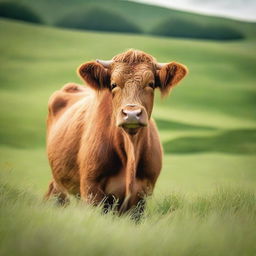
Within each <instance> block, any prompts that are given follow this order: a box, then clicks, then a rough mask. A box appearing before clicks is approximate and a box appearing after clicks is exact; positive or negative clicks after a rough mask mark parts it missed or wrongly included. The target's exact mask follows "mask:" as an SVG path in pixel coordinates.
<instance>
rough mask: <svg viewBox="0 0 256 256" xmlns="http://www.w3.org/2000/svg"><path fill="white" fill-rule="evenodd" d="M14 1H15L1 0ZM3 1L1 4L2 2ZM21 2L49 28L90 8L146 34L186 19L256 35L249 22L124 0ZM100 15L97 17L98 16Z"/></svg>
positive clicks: (42, 0)
mask: <svg viewBox="0 0 256 256" xmlns="http://www.w3.org/2000/svg"><path fill="white" fill-rule="evenodd" d="M1 1H5V2H6V1H11V2H13V1H14V0H1ZM1 1H0V2H1ZM18 2H19V3H24V4H25V5H28V6H29V7H31V8H32V9H34V10H35V11H36V13H39V14H41V16H42V17H43V19H44V20H45V22H46V23H47V24H49V25H55V24H56V23H58V22H59V20H61V19H63V17H65V16H66V15H68V14H70V13H73V12H79V11H80V10H83V9H89V8H90V7H97V6H100V7H104V9H107V10H109V11H114V12H116V13H118V14H120V15H122V16H123V17H125V18H126V19H127V20H130V21H132V22H133V23H135V24H136V25H138V26H139V27H140V28H141V29H142V30H143V31H144V32H145V33H152V31H153V30H154V29H155V28H156V27H157V26H158V25H159V24H161V23H162V22H163V21H165V20H168V19H172V20H183V21H184V22H186V23H189V22H195V23H198V24H201V25H203V26H206V27H207V26H208V25H209V26H215V27H216V26H217V27H228V28H230V29H234V30H237V31H238V32H240V33H243V34H245V36H249V37H255V36H256V24H255V23H249V22H241V21H236V20H232V19H225V18H220V17H209V16H204V15H199V14H195V13H189V12H184V11H178V10H172V9H167V8H163V7H158V6H151V5H145V4H141V3H135V2H130V1H120V0H72V1H69V0H61V1H59V0H37V1H34V0H19V1H18ZM95 15H97V14H95Z"/></svg>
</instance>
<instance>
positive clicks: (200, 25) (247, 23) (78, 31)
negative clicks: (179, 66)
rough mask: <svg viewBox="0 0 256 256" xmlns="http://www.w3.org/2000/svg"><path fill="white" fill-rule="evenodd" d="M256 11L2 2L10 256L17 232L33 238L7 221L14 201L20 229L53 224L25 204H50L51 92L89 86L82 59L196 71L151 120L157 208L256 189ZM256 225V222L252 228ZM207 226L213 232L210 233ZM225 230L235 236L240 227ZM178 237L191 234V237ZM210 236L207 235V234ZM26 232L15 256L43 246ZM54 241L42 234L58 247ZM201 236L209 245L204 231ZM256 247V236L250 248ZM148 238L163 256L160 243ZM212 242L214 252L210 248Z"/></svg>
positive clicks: (251, 7) (243, 4)
mask: <svg viewBox="0 0 256 256" xmlns="http://www.w3.org/2000/svg"><path fill="white" fill-rule="evenodd" d="M255 5H256V4H255V1H252V0H244V1H239V0H236V1H231V0H223V1H210V0H207V1H202V0H182V1H167V0H166V1H165V0H162V1H160V0H159V1H157V0H140V1H121V0H120V1H119V0H104V1H103V0H72V1H69V0H37V1H33V0H19V1H18V0H17V1H11V0H10V1H7V0H5V1H2V0H1V1H0V33H1V34H0V35H1V40H0V51H1V61H0V67H1V70H0V82H1V83H0V104H1V107H0V120H1V126H0V166H1V173H0V175H1V176H0V178H1V184H2V186H1V189H2V190H1V191H9V192H8V194H4V193H3V192H1V193H2V194H0V195H2V198H1V202H3V203H4V205H5V211H4V215H3V216H4V217H3V218H2V219H0V220H2V223H7V224H6V225H5V229H3V230H2V233H1V230H0V234H2V235H4V236H5V240H4V241H5V243H3V248H5V249H3V250H2V251H3V252H5V253H7V252H10V251H9V250H10V249H11V248H12V247H11V246H10V245H11V244H12V242H13V240H12V239H13V234H14V233H16V232H17V233H19V231H20V230H21V229H22V230H23V226H19V227H16V229H15V227H13V226H12V218H11V217H10V218H9V219H6V218H7V217H6V216H11V215H12V214H13V209H16V208H15V207H14V206H13V204H15V203H17V201H18V200H16V199H15V198H17V195H19V196H18V198H21V202H20V201H19V203H18V206H17V209H19V210H17V209H16V210H14V211H15V212H16V214H15V215H14V216H15V218H16V219H17V220H20V223H23V222H22V221H24V219H26V218H27V219H28V218H29V219H31V220H34V227H37V228H38V226H37V225H38V223H39V219H40V220H41V218H42V219H44V220H45V223H48V222H47V217H45V218H44V217H39V215H40V214H41V213H42V212H44V209H41V212H40V213H38V212H33V211H34V210H31V209H32V208H29V209H30V210H31V211H32V212H33V215H32V214H31V213H29V212H28V211H27V207H28V205H33V204H30V203H29V202H30V198H33V199H34V200H35V201H39V200H41V198H42V195H43V193H44V192H45V191H46V189H47V186H48V182H49V181H50V179H51V172H50V168H49V166H48V162H47V157H46V153H45V121H46V116H47V101H48V98H49V96H50V95H51V94H52V93H53V92H54V91H55V90H58V89H59V88H61V87H62V86H63V85H64V84H65V83H67V82H77V83H82V82H81V80H80V79H79V78H78V76H77V74H76V69H77V67H78V66H79V65H80V64H81V63H83V62H86V61H90V60H95V59H97V58H99V59H110V58H112V57H113V56H114V55H116V54H118V53H120V52H123V51H125V50H127V49H129V48H135V49H140V50H143V51H145V52H147V53H149V54H151V55H153V56H154V57H155V58H156V59H157V60H158V61H159V62H170V61H174V60H175V61H178V62H181V63H183V64H185V65H186V66H187V67H188V68H189V71H190V73H189V75H188V76H187V77H186V79H184V81H183V82H182V83H181V84H180V85H179V86H177V87H175V89H174V90H173V91H172V93H171V95H170V96H169V97H168V98H166V99H161V97H160V95H159V94H157V97H156V101H155V107H154V112H153V116H154V118H155V120H156V122H157V125H158V128H159V131H160V137H161V140H162V143H163V146H164V150H165V156H164V166H163V171H162V173H161V176H160V178H159V180H158V182H157V186H156V189H155V195H154V198H155V199H156V201H161V200H162V199H163V198H164V197H165V196H167V195H170V194H172V193H178V194H180V193H181V194H186V195H188V198H190V196H203V195H205V194H207V193H210V192H213V193H214V191H215V190H216V188H218V187H220V186H224V187H232V188H234V189H235V190H236V189H241V190H242V191H244V190H246V191H252V193H255V188H256V186H255V185H256V111H255V110H256V44H255V43H256V23H255V22H256V14H255V13H256V9H255ZM20 191H23V192H22V193H21V192H20ZM24 191H27V192H26V193H24ZM24 194H26V195H25V196H24ZM239 198H240V197H239ZM175 200H176V199H175ZM175 200H174V202H176V203H177V202H179V200H178V201H177V200H176V201H175ZM239 200H240V199H239ZM8 202H12V203H10V204H8ZM14 202H15V203H14ZM22 202H24V203H22ZM33 202H34V201H33ZM164 202H165V201H164ZM172 202H173V201H168V202H167V205H168V203H172ZM200 202H201V201H200ZM164 204H166V202H165V203H164ZM6 205H9V206H8V207H7V206H6ZM175 205H176V206H177V207H178V205H180V204H175ZM29 207H31V206H29ZM41 207H42V206H41ZM152 207H153V208H154V207H156V206H152ZM163 207H165V206H163ZM20 209H23V210H20ZM19 211H21V212H22V213H21V214H18V213H17V212H19ZM48 211H50V210H49V209H48ZM74 212H75V209H73V213H72V212H70V215H68V213H66V215H67V216H66V218H71V216H73V215H72V214H75V216H77V215H76V214H78V213H74ZM167 212H168V211H167ZM254 213H255V212H254ZM44 214H45V215H46V214H47V212H44ZM54 214H55V213H52V215H53V216H55V215H54ZM79 214H80V213H79ZM79 214H78V215H79ZM24 216H26V217H24ZM35 216H36V217H35ZM40 216H41V215H40ZM79 216H80V217H81V215H79ZM23 218H24V219H23ZM58 218H62V217H60V216H59V215H58ZM81 218H82V217H81ZM99 218H101V217H99ZM27 219H26V220H27ZM78 219H79V218H78ZM220 219H221V217H220ZM81 220H82V219H81ZM8 221H9V222H8ZM73 221H76V220H73ZM101 221H102V223H105V222H104V220H101ZM8 223H9V224H8ZM24 223H27V222H26V221H25V222H24ZM24 223H23V224H24ZM209 223H210V222H209ZM234 223H236V222H234ZM23 224H22V225H23ZM48 224H49V223H48ZM48 224H45V225H46V226H47V225H48ZM76 224H77V225H78V227H79V226H80V224H79V223H78V222H76ZM112 224H113V223H112ZM187 224H188V223H187ZM252 224H255V222H253V223H250V224H248V225H247V227H251V226H253V225H252ZM51 225H52V223H50V224H49V227H48V226H47V228H49V229H47V231H45V230H44V228H43V227H42V226H40V228H42V230H44V232H46V233H47V232H48V233H49V232H50V233H51V232H52V230H51ZM113 225H114V224H113ZM148 225H149V224H148ZM191 225H192V224H191ZM209 225H210V224H209ZM230 225H231V224H230ZM25 226H26V224H24V227H25ZM60 226H62V224H61V222H60ZM103 226H104V225H103ZM149 226H150V225H149ZM220 226H222V225H220ZM231 226H232V225H231ZM238 226H239V225H238ZM190 227H192V226H190ZM116 228H117V227H116ZM209 229H210V230H211V228H209V226H205V232H207V231H206V230H209ZM25 230H26V229H25ZM31 230H33V231H31ZM31 230H30V233H29V232H27V233H26V234H27V235H29V237H30V239H32V240H33V239H34V238H35V237H37V233H36V231H35V229H33V228H32V229H31ZM49 230H50V231H49ZM67 230H68V229H66V231H67ZM89 230H90V228H89ZM159 231H160V229H159ZM101 232H103V231H102V230H101ZM114 232H115V230H114ZM134 232H135V231H134V230H132V231H131V234H134ZM212 232H213V234H214V232H215V233H216V239H217V238H218V235H217V234H218V230H217V229H214V228H213V229H212ZM222 232H224V233H225V232H227V234H229V235H231V234H232V229H231V228H230V229H229V228H227V229H225V230H224V231H223V230H222ZM48 233H47V234H48ZM103 233H104V232H103ZM240 233H241V235H242V234H243V232H240ZM31 234H33V236H32V235H31ZM104 234H105V233H104ZM123 234H124V236H125V232H124V233H123ZM179 234H180V237H182V236H183V234H184V233H182V232H180V233H179ZM23 235H24V234H23V233H22V232H21V236H22V237H23ZM201 235H202V236H201V238H204V237H205V233H204V232H202V234H201ZM21 236H17V237H15V239H16V240H15V242H16V245H17V244H18V245H17V251H15V250H14V253H17V252H18V251H19V250H21V252H23V253H24V255H25V254H26V255H28V254H30V253H31V255H33V252H35V251H36V250H37V248H38V246H39V245H38V244H37V243H36V242H35V243H33V246H34V247H33V248H34V249H32V250H31V251H30V250H29V248H30V246H29V245H27V241H25V238H21ZM40 236H41V235H39V237H40ZM42 236H43V235H42ZM49 237H50V238H51V236H49ZM138 237H139V236H138ZM50 238H45V237H44V236H43V239H46V240H45V241H46V242H47V243H49V244H51V242H50ZM197 238H198V241H200V237H199V235H198V237H197ZM130 239H132V235H131V238H130ZM209 239H210V237H209ZM32 240H31V241H32ZM253 240H254V239H253V238H252V236H251V240H249V241H253ZM33 241H34V240H33ZM65 241H66V240H65ZM79 241H80V240H79ZM116 241H117V240H115V242H116ZM129 241H131V243H132V242H134V240H129ZM148 241H149V245H148V248H151V250H152V252H153V251H154V247H153V244H154V243H153V240H152V241H151V240H148ZM180 241H181V240H180ZM188 241H190V240H187V245H190V244H189V243H190V242H188ZM209 241H210V240H209ZM233 241H236V240H234V239H233ZM241 241H242V240H241ZM254 241H255V240H254ZM206 243H207V242H206ZM6 244H9V246H5V245H6ZM67 244H68V242H67ZM110 244H111V242H110ZM150 245H152V247H150ZM208 245H209V248H211V246H213V245H211V243H210V242H209V244H208ZM229 245H230V244H228V243H226V244H224V245H223V244H222V247H221V246H220V247H218V248H222V249H223V248H224V249H223V250H222V249H220V251H218V252H219V254H216V255H222V253H223V255H227V254H226V253H227V252H228V248H229ZM49 246H50V245H49ZM51 246H52V247H51ZM51 246H50V247H49V248H48V249H49V251H48V252H49V254H51V253H53V252H57V254H58V253H60V251H59V249H56V248H57V247H54V244H52V245H51ZM106 246H107V245H106ZM120 246H121V247H120V248H122V245H120ZM137 246H139V244H137ZM166 246H167V247H166V248H168V240H167V241H166ZM191 246H192V245H191ZM237 246H240V247H239V248H236V249H237V251H236V252H239V249H241V251H243V250H242V249H245V247H246V248H251V247H250V246H248V245H247V244H246V243H242V244H239V243H237ZM6 248H7V249H6ZM58 248H59V247H58ZM63 248H64V251H65V250H68V249H67V248H66V247H65V246H64V247H63ZM92 248H94V247H92ZM102 248H103V249H102V250H103V251H102V252H104V248H105V247H102ZM115 248H117V247H115ZM135 248H138V247H135ZM187 248H188V252H189V248H190V247H189V246H188V247H187ZM80 249H81V248H80ZM225 249H226V250H227V251H225ZM184 250H185V249H184ZM221 250H222V251H221ZM82 251H83V250H82V249H81V251H79V253H82ZM167 251H168V250H167ZM167 251H166V252H167ZM0 252H1V251H0ZM105 252H106V251H105ZM107 252H108V253H109V255H111V253H110V251H108V250H107ZM154 252H155V253H156V251H154ZM184 252H186V251H184ZM249 252H251V251H249ZM74 253H75V251H74ZM81 255H82V254H81ZM99 255H100V254H99ZM144 255H148V254H144ZM160 255H165V254H164V252H162V253H161V254H160ZM166 255H167V254H166ZM180 255H192V254H182V252H181V254H180ZM195 255H196V254H195ZM208 255H209V254H208ZM233 255H234V254H233ZM238 255H239V254H238ZM240 255H241V254H240ZM247 255H252V254H247Z"/></svg>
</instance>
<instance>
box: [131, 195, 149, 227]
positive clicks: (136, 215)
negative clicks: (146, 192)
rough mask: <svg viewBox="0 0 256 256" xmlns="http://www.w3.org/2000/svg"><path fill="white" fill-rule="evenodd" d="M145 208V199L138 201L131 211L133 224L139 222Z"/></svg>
mask: <svg viewBox="0 0 256 256" xmlns="http://www.w3.org/2000/svg"><path fill="white" fill-rule="evenodd" d="M145 206H146V199H145V198H141V199H139V201H138V203H137V204H136V206H135V207H134V208H133V209H132V212H131V217H132V219H133V220H134V221H135V222H139V221H140V219H141V218H142V217H143V214H144V210H145Z"/></svg>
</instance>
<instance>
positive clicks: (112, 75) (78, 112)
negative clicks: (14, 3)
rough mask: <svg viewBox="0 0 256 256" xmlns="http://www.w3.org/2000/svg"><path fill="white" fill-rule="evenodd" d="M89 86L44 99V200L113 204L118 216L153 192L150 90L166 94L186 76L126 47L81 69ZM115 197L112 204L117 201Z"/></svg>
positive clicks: (158, 152)
mask: <svg viewBox="0 0 256 256" xmlns="http://www.w3.org/2000/svg"><path fill="white" fill-rule="evenodd" d="M78 71H79V74H80V76H81V77H82V78H83V79H84V80H85V82H86V84H87V87H84V86H81V85H77V84H72V83H70V84H67V85H65V86H64V87H63V88H62V89H61V90H60V91H57V92H55V93H54V94H53V95H52V96H51V98H50V100H49V106H48V108H49V115H48V121H47V151H48V158H49V162H50V165H51V168H52V174H53V181H52V182H51V183H50V186H49V190H48V192H47V194H46V198H49V197H50V196H52V195H56V196H57V198H58V199H59V201H60V202H61V203H65V202H66V200H67V199H66V197H67V194H73V195H77V196H79V197H81V198H82V199H83V200H85V201H86V202H89V203H92V204H95V205H97V204H99V203H101V202H102V201H104V202H105V203H108V204H110V205H111V204H113V199H116V200H117V203H116V204H115V205H116V207H117V209H118V210H119V211H120V212H121V213H122V212H124V211H127V210H128V209H131V208H132V207H133V206H136V205H138V203H140V202H143V199H144V198H145V196H148V195H150V194H151V193H152V192H153V188H154V186H155V183H156V180H157V178H158V176H159V173H160V171H161V167H162V147H161V144H160V139H159V136H158V132H157V128H156V126H155V124H154V121H153V120H152V119H151V113H152V110H153V101H154V90H155V88H159V89H160V90H161V92H162V94H167V93H168V92H169V91H170V90H171V89H172V87H173V86H174V85H175V84H177V83H178V82H179V81H180V80H181V79H182V78H183V77H184V76H185V74H186V72H187V71H186V68H185V66H183V65H182V64H179V63H176V62H171V63H168V64H161V65H160V64H158V63H156V62H155V59H154V58H153V57H152V56H150V55H148V54H146V53H143V52H141V51H136V50H129V51H127V52H124V53H122V54H119V55H117V56H115V57H114V58H113V60H112V61H107V62H103V61H98V62H87V63H85V64H83V65H82V66H81V67H80V68H79V70H78ZM116 200H115V201H116Z"/></svg>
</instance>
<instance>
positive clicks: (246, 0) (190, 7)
mask: <svg viewBox="0 0 256 256" xmlns="http://www.w3.org/2000/svg"><path fill="white" fill-rule="evenodd" d="M132 1H134V2H141V3H150V4H154V5H159V6H165V7H169V8H175V9H180V10H187V11H193V12H199V13H202V14H209V15H217V16H223V17H230V18H235V19H241V20H247V21H256V0H215V1H213V0H132Z"/></svg>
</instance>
